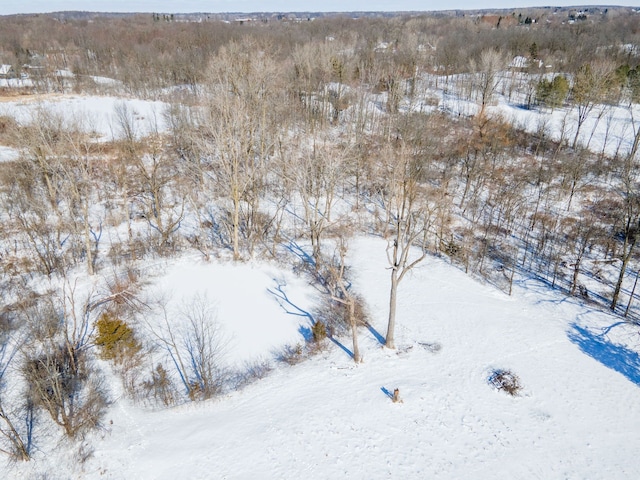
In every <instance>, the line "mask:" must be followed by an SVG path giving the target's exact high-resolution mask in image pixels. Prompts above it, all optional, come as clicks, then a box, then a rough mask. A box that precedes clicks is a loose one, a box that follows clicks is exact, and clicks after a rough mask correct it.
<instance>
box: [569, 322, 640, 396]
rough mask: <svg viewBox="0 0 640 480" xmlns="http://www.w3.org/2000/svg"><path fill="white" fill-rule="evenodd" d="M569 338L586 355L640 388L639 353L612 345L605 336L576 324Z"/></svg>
mask: <svg viewBox="0 0 640 480" xmlns="http://www.w3.org/2000/svg"><path fill="white" fill-rule="evenodd" d="M567 336H568V337H569V340H570V341H571V342H572V343H575V344H576V345H577V346H578V347H579V348H580V350H582V351H583V352H584V353H586V354H587V355H589V356H590V357H592V358H594V359H596V360H597V361H599V362H600V363H602V364H603V365H604V366H605V367H608V368H610V369H612V370H615V371H616V372H618V373H621V374H622V375H624V376H625V377H627V379H628V380H630V381H631V382H633V383H635V384H636V385H638V386H640V355H638V353H637V352H634V351H633V350H629V349H628V348H627V347H625V346H623V345H616V344H615V343H611V342H609V341H608V340H607V339H606V338H605V337H604V336H602V335H596V334H594V333H593V332H591V331H589V330H588V329H586V328H584V327H581V326H579V325H577V324H575V323H574V324H572V325H571V329H570V330H569V331H568V332H567Z"/></svg>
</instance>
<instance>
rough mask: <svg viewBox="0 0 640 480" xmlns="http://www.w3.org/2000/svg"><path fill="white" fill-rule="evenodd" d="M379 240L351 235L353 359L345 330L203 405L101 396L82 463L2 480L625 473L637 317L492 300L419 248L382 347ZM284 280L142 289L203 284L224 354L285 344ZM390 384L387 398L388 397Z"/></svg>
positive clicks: (632, 458) (484, 289)
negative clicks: (494, 377) (367, 319)
mask: <svg viewBox="0 0 640 480" xmlns="http://www.w3.org/2000/svg"><path fill="white" fill-rule="evenodd" d="M385 246H386V243H385V242H384V241H382V240H380V239H375V238H360V239H358V240H357V241H353V242H352V244H351V250H350V259H349V261H350V263H351V265H352V267H353V276H354V280H355V288H356V290H357V291H358V292H359V293H361V294H363V295H364V297H365V299H366V302H367V304H368V306H369V309H370V311H371V316H372V327H371V329H366V328H363V329H362V330H361V331H360V339H361V349H362V351H363V354H364V363H363V364H361V365H357V366H356V365H354V364H353V363H352V361H351V359H350V357H349V355H348V354H347V353H346V350H348V349H349V348H350V344H349V341H348V340H347V339H346V338H345V339H338V341H339V342H341V345H338V344H334V343H332V342H331V341H327V347H326V350H325V351H323V352H322V353H320V354H318V355H316V356H313V357H311V358H310V359H309V360H307V361H305V362H303V363H301V364H299V365H296V366H287V365H284V366H283V365H280V366H278V367H277V368H276V369H275V370H274V371H273V372H272V373H271V374H270V375H269V376H268V377H267V378H265V379H262V380H260V381H258V382H256V383H253V384H251V385H249V386H248V387H245V388H244V389H242V390H240V391H236V392H233V393H230V394H227V395H225V396H224V397H222V398H218V399H214V400H211V401H206V402H202V403H191V404H185V405H182V406H178V407H174V408H171V409H168V410H157V411H150V410H148V409H144V408H142V407H140V406H135V405H132V404H131V403H130V402H129V401H128V400H126V399H123V398H117V399H115V401H114V403H113V405H112V406H111V409H110V411H109V412H108V414H107V416H106V417H105V422H104V423H105V425H104V428H103V429H102V430H101V431H100V433H99V434H98V435H97V436H96V437H95V438H93V439H92V443H93V447H94V449H95V450H94V451H93V454H92V456H91V457H90V458H89V459H88V460H86V461H85V462H84V464H79V463H78V462H77V455H72V454H70V453H69V454H67V447H65V446H64V445H59V446H57V447H56V448H53V447H50V446H49V447H47V448H51V449H52V450H53V451H52V452H48V453H46V452H44V451H43V452H38V453H36V459H37V460H36V461H35V462H30V463H27V464H19V465H14V466H13V467H12V469H11V470H10V471H9V472H10V473H9V478H16V479H18V478H28V477H30V476H34V475H36V474H37V473H38V472H43V471H46V472H47V478H72V477H74V476H75V477H77V478H89V479H92V478H95V479H98V478H101V479H121V478H127V479H152V478H153V479H176V478H189V479H205V478H219V479H254V478H269V479H271V478H273V479H289V478H290V479H298V478H305V479H326V478H353V479H362V478H368V479H386V478H416V479H417V478H451V479H459V478H492V479H502V478H504V479H512V478H544V479H585V478H590V479H609V480H610V479H634V478H640V460H638V456H637V452H636V450H637V435H638V432H639V431H640V408H639V407H638V402H637V396H638V386H639V385H640V356H639V355H638V354H637V353H636V352H637V349H638V348H637V347H638V343H639V340H640V338H639V337H638V329H637V328H632V327H631V326H629V325H626V324H621V323H620V322H619V319H618V318H616V317H613V316H611V315H609V313H608V312H603V311H598V310H596V309H594V308H592V307H590V306H589V305H584V304H581V303H579V302H578V301H577V300H575V299H572V298H567V297H565V296H563V295H561V294H559V293H558V292H556V291H550V290H548V289H547V288H546V287H545V286H542V285H540V284H539V283H537V282H535V281H533V280H527V279H524V280H521V281H519V282H518V284H517V286H516V288H515V290H514V294H513V296H511V297H509V296H507V295H505V294H503V293H501V292H498V291H497V290H495V289H493V288H492V287H491V286H488V285H485V284H481V283H478V282H476V281H475V280H473V279H471V278H470V277H468V276H467V275H465V274H464V273H463V272H461V271H459V270H458V269H456V268H455V267H452V266H451V265H449V264H448V263H447V262H445V261H443V260H440V259H437V258H428V259H427V260H426V261H425V262H424V263H422V264H420V265H419V266H418V267H417V268H416V269H415V270H414V271H413V272H412V273H411V274H410V275H408V276H407V277H406V278H405V280H404V281H403V283H402V284H401V285H400V289H399V307H398V322H399V326H398V332H397V344H398V349H397V351H390V350H387V349H384V348H382V346H381V343H380V341H381V335H383V334H384V333H385V329H386V314H387V295H388V286H389V285H388V280H389V279H388V274H389V273H388V270H387V268H386V267H387V264H386V257H385ZM283 275H284V276H283ZM288 275H290V274H284V273H283V272H282V271H281V270H279V269H277V268H275V267H273V266H269V265H265V264H260V263H255V264H252V265H240V266H233V265H221V264H217V263H207V264H204V263H202V264H198V263H197V262H195V263H194V262H193V261H190V262H182V263H177V264H175V265H173V266H170V268H169V269H168V271H167V274H166V275H164V276H162V277H159V278H158V280H157V281H154V282H152V285H156V286H162V287H163V288H170V289H171V288H173V289H174V290H175V293H176V294H175V297H176V298H180V297H181V296H182V294H183V293H193V292H197V291H201V290H203V289H208V290H207V295H210V296H211V297H210V299H211V300H213V301H214V302H216V304H217V307H218V313H219V318H220V319H224V322H225V329H226V331H227V333H228V334H230V335H231V336H232V337H233V338H234V340H235V341H234V343H233V344H232V345H231V346H232V348H231V350H230V352H229V353H230V355H232V356H235V360H239V357H242V356H245V355H247V356H249V355H251V354H252V353H254V352H260V353H262V354H264V352H265V351H267V350H269V349H270V348H271V345H273V343H274V342H275V343H278V340H277V339H278V338H279V343H281V344H284V343H290V342H292V341H302V340H303V336H302V334H301V333H298V334H297V336H296V334H295V333H294V331H295V330H297V329H298V328H299V327H302V328H305V327H309V326H310V323H309V322H310V320H309V318H308V317H307V316H306V315H305V314H304V312H308V311H309V309H311V308H312V302H311V301H310V296H309V295H310V294H311V293H312V287H311V286H310V285H308V284H307V283H306V282H305V281H304V280H303V279H302V278H297V277H293V276H288ZM150 288H152V289H153V288H155V287H150ZM283 292H284V293H286V296H284V297H283V295H282V293H283ZM283 298H288V299H289V301H288V302H284V303H283V302H282V299H283ZM247 328H250V329H251V330H255V331H256V332H260V334H259V335H245V334H244V333H246V329H247ZM234 329H235V330H234ZM236 334H237V335H236ZM267 337H268V338H267ZM438 347H440V348H438ZM493 369H510V370H512V371H513V372H514V373H516V374H517V375H518V376H519V377H520V380H521V383H522V385H523V389H522V391H521V394H520V395H519V396H516V397H511V396H509V395H507V394H506V393H504V392H502V391H497V390H495V389H494V388H493V387H491V386H489V384H488V382H487V378H488V376H489V375H490V373H491V372H492V371H493ZM395 388H398V389H399V390H400V396H401V398H402V399H403V403H393V402H392V401H391V399H390V397H389V393H390V392H392V391H393V389H395ZM68 452H71V449H69V450H68ZM70 472H75V473H73V474H72V473H70Z"/></svg>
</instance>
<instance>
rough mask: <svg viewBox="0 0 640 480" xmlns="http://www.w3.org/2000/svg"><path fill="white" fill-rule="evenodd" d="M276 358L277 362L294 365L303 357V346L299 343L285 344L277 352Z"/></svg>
mask: <svg viewBox="0 0 640 480" xmlns="http://www.w3.org/2000/svg"><path fill="white" fill-rule="evenodd" d="M276 358H277V360H278V361H279V362H284V363H286V364H288V365H296V364H297V363H300V362H301V361H302V359H303V358H304V346H303V345H302V344H300V343H298V344H297V345H285V346H284V347H283V348H282V350H280V351H279V352H278V353H277V355H276Z"/></svg>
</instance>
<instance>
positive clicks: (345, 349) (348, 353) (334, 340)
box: [329, 337, 353, 358]
mask: <svg viewBox="0 0 640 480" xmlns="http://www.w3.org/2000/svg"><path fill="white" fill-rule="evenodd" d="M329 340H331V341H332V342H333V344H334V345H336V346H338V347H340V349H341V350H342V351H343V352H344V353H346V354H347V355H349V356H350V357H351V358H353V352H352V351H351V350H349V349H348V348H347V347H345V346H344V345H343V344H342V343H340V342H339V341H338V340H336V339H335V338H333V337H329Z"/></svg>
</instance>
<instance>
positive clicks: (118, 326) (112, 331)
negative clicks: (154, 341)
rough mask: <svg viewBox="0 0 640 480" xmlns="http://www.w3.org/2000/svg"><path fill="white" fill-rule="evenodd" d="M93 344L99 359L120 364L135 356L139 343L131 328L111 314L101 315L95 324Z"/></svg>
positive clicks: (138, 350) (138, 349) (139, 348)
mask: <svg viewBox="0 0 640 480" xmlns="http://www.w3.org/2000/svg"><path fill="white" fill-rule="evenodd" d="M96 329H97V334H96V338H95V344H96V345H97V346H98V347H99V348H100V357H101V358H103V359H104V360H113V361H114V362H115V363H122V362H123V361H125V360H126V359H129V358H132V357H134V356H136V355H137V354H138V353H139V352H140V350H141V347H140V343H139V342H138V340H137V339H136V337H135V334H134V332H133V330H132V329H131V327H129V325H127V324H126V322H125V321H124V320H121V319H119V318H117V317H115V316H114V315H112V314H111V313H108V312H107V313H103V314H102V315H101V316H100V318H99V319H98V321H97V322H96Z"/></svg>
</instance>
